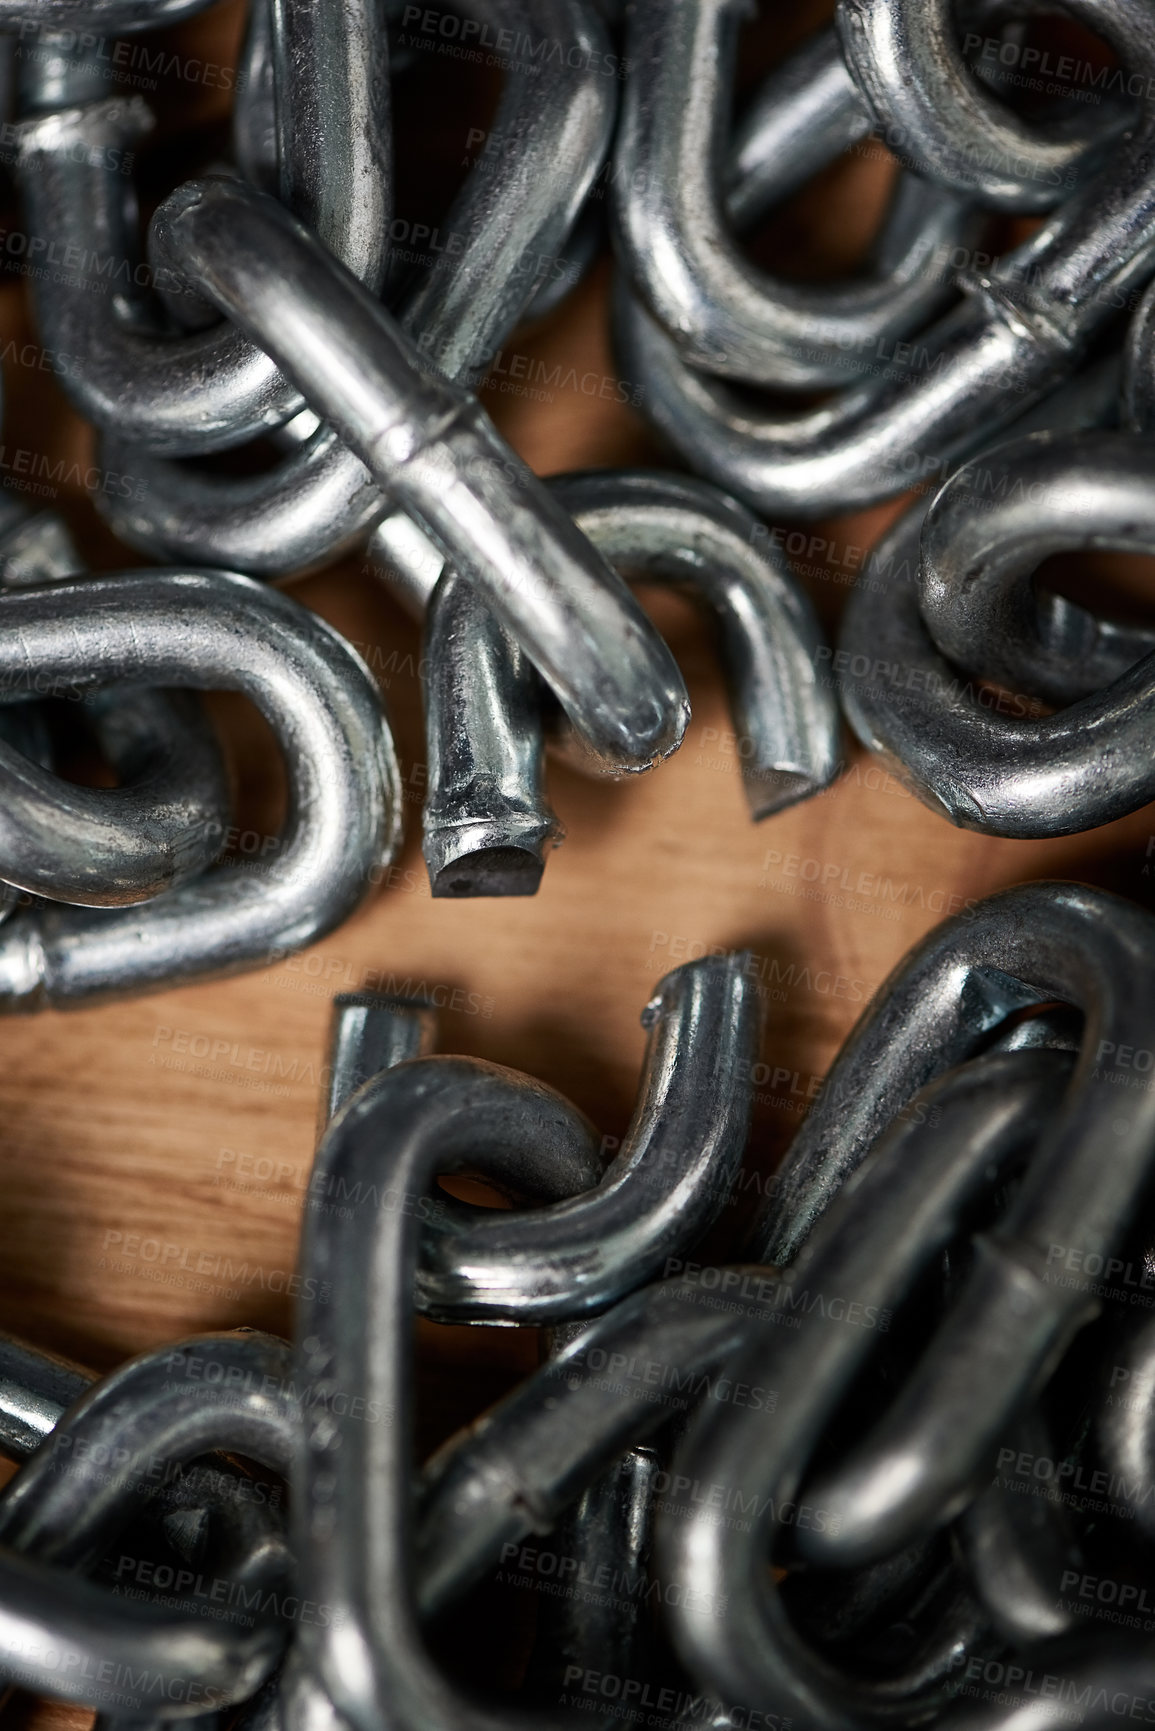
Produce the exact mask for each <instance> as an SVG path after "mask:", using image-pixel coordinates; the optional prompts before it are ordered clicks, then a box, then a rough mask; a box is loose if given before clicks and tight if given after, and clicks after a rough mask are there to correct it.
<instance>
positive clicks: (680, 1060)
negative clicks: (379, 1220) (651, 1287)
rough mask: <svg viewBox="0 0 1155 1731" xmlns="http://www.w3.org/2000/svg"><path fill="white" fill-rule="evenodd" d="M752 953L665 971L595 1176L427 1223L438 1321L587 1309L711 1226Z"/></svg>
mask: <svg viewBox="0 0 1155 1731" xmlns="http://www.w3.org/2000/svg"><path fill="white" fill-rule="evenodd" d="M745 961H746V958H745V957H744V956H742V955H738V956H733V957H708V958H705V959H704V960H702V961H697V962H688V963H685V964H684V965H683V966H682V967H680V968H676V969H674V971H673V972H672V973H670V974H667V975H666V977H665V979H663V980H662V981H661V983H660V985H659V987H658V990H657V993H656V995H655V996H654V998H653V999H652V1000H651V1001H650V1003H649V1004H648V1005H647V1006H646V1009H645V1011H644V1013H643V1017H642V1021H643V1025H644V1026H645V1027H646V1028H647V1029H648V1031H649V1042H648V1045H647V1048H646V1058H645V1064H644V1068H643V1071H642V1077H641V1081H640V1083H639V1090H638V1103H637V1106H636V1107H635V1110H634V1115H633V1118H632V1120H631V1123H630V1127H629V1130H628V1131H627V1132H626V1135H625V1138H624V1140H623V1143H622V1147H621V1150H620V1152H619V1153H618V1154H617V1156H616V1157H615V1159H614V1160H613V1161H612V1162H611V1164H610V1165H609V1166H608V1167H607V1169H606V1171H605V1173H604V1174H603V1176H602V1178H601V1181H600V1182H599V1184H598V1186H597V1188H596V1189H595V1190H592V1191H590V1192H588V1193H587V1194H585V1195H582V1196H575V1197H574V1198H573V1199H572V1200H571V1201H568V1202H560V1203H558V1204H557V1205H556V1206H554V1207H553V1208H551V1209H549V1210H548V1212H543V1211H541V1210H532V1211H519V1212H518V1213H516V1214H513V1215H510V1214H502V1215H501V1216H500V1217H496V1216H494V1215H493V1214H492V1213H490V1212H483V1213H480V1214H479V1213H477V1211H476V1210H474V1211H473V1212H472V1218H471V1219H462V1218H461V1217H460V1216H459V1215H457V1214H455V1213H452V1212H449V1211H446V1212H444V1213H442V1214H439V1215H438V1217H437V1218H436V1219H433V1220H430V1221H428V1222H427V1223H426V1228H425V1232H424V1236H423V1239H422V1246H421V1268H420V1271H419V1273H418V1276H417V1302H418V1306H419V1308H420V1309H421V1311H422V1313H423V1314H425V1315H427V1316H432V1317H434V1318H435V1319H436V1320H437V1321H439V1322H466V1321H468V1322H477V1321H486V1320H497V1321H516V1322H520V1323H530V1322H532V1323H542V1322H550V1321H557V1320H564V1319H570V1318H574V1317H578V1316H583V1315H590V1314H591V1313H593V1312H594V1311H596V1310H601V1309H604V1308H605V1306H606V1305H608V1304H612V1303H613V1302H614V1300H615V1299H616V1298H618V1297H620V1296H621V1294H622V1293H623V1292H625V1291H628V1290H629V1289H630V1288H631V1287H633V1286H637V1285H639V1284H640V1283H641V1282H642V1281H644V1280H647V1279H649V1278H651V1277H652V1275H653V1274H654V1273H656V1272H657V1270H658V1269H660V1268H661V1266H662V1262H663V1259H664V1258H666V1257H668V1256H672V1255H676V1254H678V1252H679V1251H680V1250H681V1249H683V1248H684V1247H685V1246H686V1245H687V1244H688V1243H690V1242H692V1241H693V1240H694V1239H695V1238H698V1237H700V1236H701V1234H702V1233H703V1232H704V1231H705V1230H706V1229H707V1227H708V1226H709V1225H710V1224H711V1222H712V1221H713V1220H714V1219H716V1218H717V1215H718V1213H719V1211H720V1209H721V1207H722V1205H723V1203H724V1201H725V1198H726V1195H727V1193H728V1189H729V1184H730V1180H731V1179H732V1178H733V1175H734V1173H735V1172H736V1171H737V1168H738V1165H739V1163H740V1161H741V1158H742V1153H743V1150H744V1148H745V1144H746V1136H747V1132H748V1128H749V1118H750V1110H751V1089H750V1083H749V1080H748V1078H749V1073H750V1069H751V1067H752V1065H753V1061H754V1058H755V1056H756V1054H757V1048H758V1037H759V1031H760V1021H761V1013H760V1006H759V999H758V993H757V988H756V985H755V983H754V982H753V981H752V980H751V979H750V978H749V976H748V974H747V973H746V971H745Z"/></svg>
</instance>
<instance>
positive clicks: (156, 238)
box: [17, 0, 392, 563]
mask: <svg viewBox="0 0 1155 1731" xmlns="http://www.w3.org/2000/svg"><path fill="white" fill-rule="evenodd" d="M273 55H274V64H275V84H276V89H275V96H276V124H277V133H278V140H279V161H280V182H281V192H282V195H283V196H284V197H285V198H286V199H287V200H288V201H290V203H291V204H292V205H293V208H295V209H297V210H299V211H300V213H301V215H302V216H303V217H304V218H306V220H308V221H309V222H310V223H311V224H312V225H313V226H314V228H315V229H316V232H317V234H318V236H319V238H320V240H321V242H322V244H324V245H325V246H327V247H329V248H330V249H331V250H332V251H333V252H334V254H335V255H336V256H337V257H338V258H340V259H341V260H342V262H343V263H344V264H346V265H347V266H348V268H349V269H351V270H352V271H353V272H354V273H355V274H357V275H358V276H360V277H361V278H362V280H363V281H364V282H365V285H366V287H367V289H368V290H369V291H370V292H373V293H376V292H378V291H379V290H380V288H381V286H382V284H383V282H384V278H385V265H386V249H387V244H388V233H389V219H390V215H391V210H392V175H391V161H392V157H391V143H390V132H389V76H388V58H387V42H386V34H385V28H384V20H383V18H382V15H381V10H380V7H379V6H378V5H377V4H376V0H340V3H339V4H333V5H324V6H314V5H312V4H311V0H275V3H274V5H273ZM152 125H153V120H152V115H151V113H150V111H149V109H148V106H147V104H146V103H145V102H144V101H143V99H142V98H140V97H130V98H124V97H112V98H108V99H106V100H104V101H101V102H95V103H91V104H88V105H85V106H81V107H72V108H66V109H63V110H60V109H57V110H54V111H49V112H46V113H42V114H38V115H36V116H35V117H34V118H32V119H29V120H26V121H24V122H22V123H21V125H20V127H19V128H18V139H19V155H18V164H17V173H18V179H19V183H20V190H21V195H22V198H23V202H24V208H25V211H26V215H27V219H28V225H29V229H30V232H31V234H32V236H33V240H34V242H36V241H39V242H40V243H42V245H43V246H44V247H45V248H48V247H49V246H50V245H52V246H58V245H59V241H60V236H61V235H64V234H66V235H68V237H69V244H70V246H71V247H73V248H75V249H77V253H76V255H75V256H77V257H78V258H79V259H80V263H79V266H78V267H76V269H77V274H75V275H72V274H68V275H65V274H64V273H62V272H60V271H56V272H54V273H53V275H52V279H51V281H45V282H39V280H38V281H37V292H36V300H37V320H38V324H39V329H40V335H41V338H42V341H43V342H44V344H45V346H46V347H48V348H50V349H53V350H55V352H56V353H57V354H58V355H65V356H67V357H69V362H68V365H67V367H66V368H64V369H63V370H62V371H61V382H62V384H63V386H64V388H65V390H66V391H68V393H69V395H70V396H71V398H72V400H73V402H74V403H75V404H76V407H77V408H78V409H79V410H80V412H81V413H82V414H83V415H84V416H85V417H86V418H87V419H88V420H90V421H93V422H95V424H96V425H97V426H98V427H102V428H114V429H115V431H116V436H117V438H118V439H119V440H124V441H126V442H128V443H130V444H131V443H134V442H135V443H140V444H144V445H147V446H148V447H149V449H150V451H151V452H152V453H154V454H155V455H156V456H165V455H168V456H182V455H183V456H192V455H198V454H203V453H205V452H210V451H218V450H222V449H226V448H228V447H230V446H233V445H237V444H241V443H243V442H244V441H245V440H247V439H251V438H252V437H253V436H254V435H255V434H258V433H261V432H264V431H267V430H268V429H270V428H273V427H277V426H279V425H281V423H282V422H284V421H285V420H287V419H288V418H289V417H290V416H291V415H294V414H296V413H297V412H298V410H299V409H300V408H301V406H302V398H301V396H300V394H299V393H298V391H297V389H296V388H295V387H294V386H293V385H292V384H291V383H290V382H289V381H288V380H286V379H285V378H284V377H283V376H282V375H281V374H280V373H279V371H278V370H277V367H276V365H275V363H274V362H273V361H272V360H271V359H270V358H269V356H268V355H267V354H266V353H265V352H264V351H263V350H262V349H260V348H259V347H257V346H256V345H254V344H253V343H251V342H249V341H246V340H245V338H244V337H242V336H241V335H240V334H239V333H238V332H237V331H236V330H235V329H234V328H233V327H232V326H231V325H229V324H227V323H221V322H220V321H215V322H213V323H212V324H210V325H209V326H208V328H207V329H198V330H187V331H185V332H183V333H180V334H175V335H174V334H173V333H172V332H171V331H166V330H165V329H164V326H163V323H162V322H161V321H160V319H159V317H158V309H157V307H156V305H155V303H154V302H153V301H150V299H149V297H148V295H147V294H146V293H145V292H143V291H144V289H145V288H146V287H147V286H149V285H153V284H155V286H156V287H157V288H158V289H163V291H164V296H163V298H164V300H165V303H166V304H167V305H168V306H169V307H170V308H171V307H173V306H174V305H175V306H176V307H178V308H179V307H180V306H181V304H182V302H181V297H182V294H183V295H184V296H185V298H186V299H189V303H190V322H193V323H195V322H198V312H199V308H198V306H197V303H196V301H195V299H193V298H191V297H188V295H187V288H186V286H185V285H183V284H181V283H180V282H179V281H178V279H177V275H176V273H175V272H174V271H173V269H172V268H171V261H170V258H169V237H168V235H167V233H166V230H165V222H164V217H163V215H161V216H160V217H159V220H158V219H154V221H153V224H152V226H151V228H150V232H149V255H150V263H149V265H147V266H146V265H143V264H140V263H138V262H137V249H136V242H135V234H134V227H135V215H134V206H133V200H132V198H131V189H130V183H129V182H127V181H126V178H125V176H126V169H127V167H129V166H130V165H131V160H132V149H133V147H134V145H136V144H137V143H138V142H139V140H140V139H142V138H144V137H146V136H147V134H148V133H149V131H151V129H152ZM162 208H163V207H162ZM105 283H108V284H109V285H110V287H111V289H112V293H111V294H102V293H100V292H98V291H99V289H100V288H101V287H103V286H104V284H105ZM129 472H130V473H134V472H135V471H133V470H130V471H129ZM201 562H203V559H198V563H201Z"/></svg>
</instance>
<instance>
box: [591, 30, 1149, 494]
mask: <svg viewBox="0 0 1155 1731" xmlns="http://www.w3.org/2000/svg"><path fill="white" fill-rule="evenodd" d="M1092 13H1093V15H1094V20H1095V21H1096V22H1097V23H1098V24H1099V25H1100V26H1101V28H1102V30H1103V32H1104V34H1105V35H1106V36H1107V38H1108V39H1109V40H1110V41H1111V42H1112V43H1113V44H1114V45H1116V46H1118V47H1119V49H1120V52H1121V53H1122V54H1123V56H1124V58H1125V59H1126V61H1127V65H1128V67H1129V68H1132V69H1133V70H1134V77H1135V78H1136V79H1137V81H1138V84H1139V87H1140V89H1141V90H1142V91H1147V92H1148V93H1149V92H1151V91H1153V90H1155V79H1153V77H1152V73H1153V72H1155V58H1153V46H1152V43H1153V39H1152V37H1151V33H1150V29H1149V24H1150V19H1149V15H1148V13H1147V9H1146V6H1145V5H1144V3H1143V0H1133V3H1129V4H1126V5H1121V6H1119V7H1117V8H1116V7H1113V6H1107V5H1097V6H1096V5H1091V4H1090V0H1088V6H1087V7H1086V8H1084V9H1083V10H1081V11H1080V14H1079V15H1080V17H1081V18H1083V17H1085V18H1087V19H1088V20H1090V19H1091V17H1092ZM1153 116H1155V108H1153V107H1152V103H1151V99H1150V95H1148V96H1147V97H1146V98H1145V99H1144V102H1143V105H1142V113H1141V115H1140V116H1139V117H1138V118H1137V119H1136V121H1135V123H1134V124H1133V125H1132V126H1131V127H1130V128H1129V130H1128V131H1127V132H1126V134H1125V135H1124V136H1123V137H1122V138H1121V139H1120V140H1118V141H1117V142H1116V144H1115V145H1114V147H1113V149H1112V151H1111V153H1110V158H1109V161H1108V162H1107V163H1105V164H1104V165H1103V166H1101V167H1100V169H1099V171H1098V173H1097V174H1094V175H1092V176H1091V177H1090V178H1089V179H1088V180H1087V182H1086V184H1085V185H1083V186H1081V187H1077V188H1076V189H1075V190H1074V191H1073V192H1072V193H1071V194H1070V196H1069V197H1068V198H1066V199H1065V200H1064V202H1063V203H1062V204H1061V205H1059V206H1058V208H1057V209H1056V210H1055V211H1054V213H1053V214H1052V215H1051V216H1050V217H1049V218H1048V219H1047V220H1046V221H1045V222H1044V224H1043V226H1042V227H1041V228H1040V229H1039V230H1038V231H1037V232H1036V233H1035V234H1034V235H1033V236H1032V237H1031V238H1030V239H1029V240H1027V241H1024V242H1022V243H1021V244H1020V245H1019V246H1018V247H1016V248H1015V249H1014V250H1013V251H1012V252H1010V253H1007V254H1005V255H1004V256H1003V257H1002V258H1001V259H999V261H998V262H997V264H996V265H995V266H994V267H993V268H991V269H987V268H981V269H975V270H970V271H963V272H961V273H960V274H959V277H958V285H959V287H960V288H961V289H963V290H964V293H965V299H964V301H963V304H962V305H961V306H959V307H956V308H954V309H952V310H950V311H948V312H947V313H946V314H945V315H944V316H943V317H942V318H940V319H939V320H938V321H937V322H936V323H935V324H933V325H931V326H930V327H929V328H928V329H927V330H925V331H924V332H923V333H922V334H921V335H920V336H918V337H917V338H916V339H914V340H913V341H912V344H911V347H910V352H909V353H908V354H906V355H905V356H904V357H903V358H902V359H898V358H897V356H896V357H894V364H891V363H890V362H889V361H888V362H887V364H885V365H884V366H883V367H881V368H880V369H879V370H878V376H877V377H876V378H873V379H870V380H867V381H866V382H864V383H862V384H859V385H855V386H852V387H851V388H850V389H848V390H845V391H843V392H841V393H839V394H838V395H837V396H835V397H833V398H831V399H830V400H829V401H825V402H822V403H819V404H818V405H817V406H815V407H813V408H804V409H801V410H781V409H775V408H774V407H772V406H764V405H762V404H761V403H757V402H754V403H753V404H752V403H751V401H750V399H749V398H748V397H746V396H739V395H737V394H736V392H735V390H734V389H733V388H732V387H731V386H730V385H729V384H727V383H726V382H725V381H722V380H718V379H713V378H710V377H708V376H707V375H706V374H704V373H700V372H695V371H694V370H693V369H692V368H690V367H689V366H687V365H686V364H685V362H684V361H683V360H682V358H681V357H680V355H679V354H678V351H677V348H676V345H675V344H674V343H672V342H671V341H670V339H669V338H668V337H667V336H666V335H665V334H664V333H663V331H662V330H661V329H660V328H659V326H658V325H657V324H656V323H655V321H654V320H653V319H652V318H651V317H650V316H649V314H648V313H647V312H646V311H645V310H644V308H643V307H642V306H641V305H640V304H639V302H638V301H637V300H636V299H635V297H634V296H633V295H632V294H631V293H630V290H629V288H628V287H627V285H626V284H624V283H622V282H619V284H618V289H617V296H616V303H615V331H616V343H617V351H618V361H619V367H620V370H621V372H622V375H623V376H624V377H626V378H629V379H634V380H640V381H642V383H643V386H644V398H643V408H644V412H645V414H646V416H647V419H648V420H650V421H651V423H652V424H653V425H654V426H655V427H656V428H657V430H658V431H659V432H661V433H662V435H663V436H664V437H665V438H666V439H667V440H668V441H669V442H670V444H671V445H672V446H673V447H674V449H675V450H676V451H677V453H678V454H679V456H681V457H682V458H683V459H685V460H686V461H687V462H689V463H690V464H691V465H692V466H693V468H694V469H695V471H696V472H697V473H698V474H700V475H702V476H704V477H706V478H707V479H709V480H712V481H714V482H716V483H717V484H718V485H719V486H722V487H724V488H726V489H728V490H729V491H731V492H733V493H735V494H736V495H737V496H738V497H739V498H741V499H744V500H745V501H746V502H747V503H748V504H749V505H751V506H752V507H753V508H754V509H755V510H757V511H758V512H760V513H762V514H763V515H767V516H774V515H776V514H777V513H779V512H782V513H785V514H787V515H792V516H800V517H817V516H824V515H828V514H831V513H838V512H843V511H849V510H853V509H855V508H857V507H860V506H865V505H870V504H874V503H877V502H878V501H880V500H882V499H886V498H891V497H894V496H895V495H896V494H898V493H900V492H902V491H903V490H904V489H905V488H906V487H908V486H910V485H911V484H913V483H914V482H916V481H919V480H925V479H926V478H927V477H928V476H930V475H932V474H934V473H935V472H936V471H937V470H939V469H940V468H941V467H942V465H943V464H944V463H947V462H949V461H952V460H957V459H959V458H961V457H964V456H966V455H968V454H969V453H970V452H971V451H973V450H974V449H976V448H977V447H981V446H982V445H985V444H989V443H990V441H991V440H992V438H993V437H994V436H995V434H996V433H997V432H998V430H999V429H1000V428H1001V427H1004V426H1008V425H1010V424H1011V423H1012V422H1013V421H1014V420H1015V419H1017V418H1018V416H1020V415H1021V414H1023V413H1024V412H1025V411H1027V410H1028V409H1030V408H1031V407H1032V405H1033V404H1035V403H1036V402H1038V401H1039V400H1041V399H1042V398H1043V397H1044V396H1045V395H1046V394H1047V393H1048V392H1049V391H1051V390H1053V389H1054V388H1055V387H1056V386H1057V385H1058V384H1060V383H1061V382H1062V381H1063V379H1064V378H1065V377H1068V376H1069V375H1070V374H1071V373H1072V372H1073V371H1074V370H1075V369H1076V367H1077V366H1078V364H1079V363H1080V362H1081V360H1082V359H1083V357H1084V356H1085V355H1086V353H1087V350H1088V347H1089V345H1090V344H1091V342H1092V341H1093V340H1094V338H1095V337H1096V335H1097V334H1098V333H1099V332H1100V331H1101V330H1103V328H1104V327H1105V326H1106V325H1107V324H1109V322H1110V321H1111V319H1112V318H1113V317H1114V316H1115V315H1116V313H1117V312H1118V311H1119V310H1120V309H1122V308H1125V307H1126V306H1127V305H1128V304H1129V300H1130V297H1131V296H1133V295H1134V293H1135V292H1136V291H1137V290H1139V289H1141V288H1142V286H1143V284H1144V283H1145V281H1146V280H1147V278H1148V276H1149V275H1150V272H1151V270H1152V268H1155V247H1153V241H1155V175H1153V173H1152V162H1153V161H1155V155H1153V154H1152V148H1151V140H1152V137H1153V132H1152V128H1153V125H1155V119H1153Z"/></svg>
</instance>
